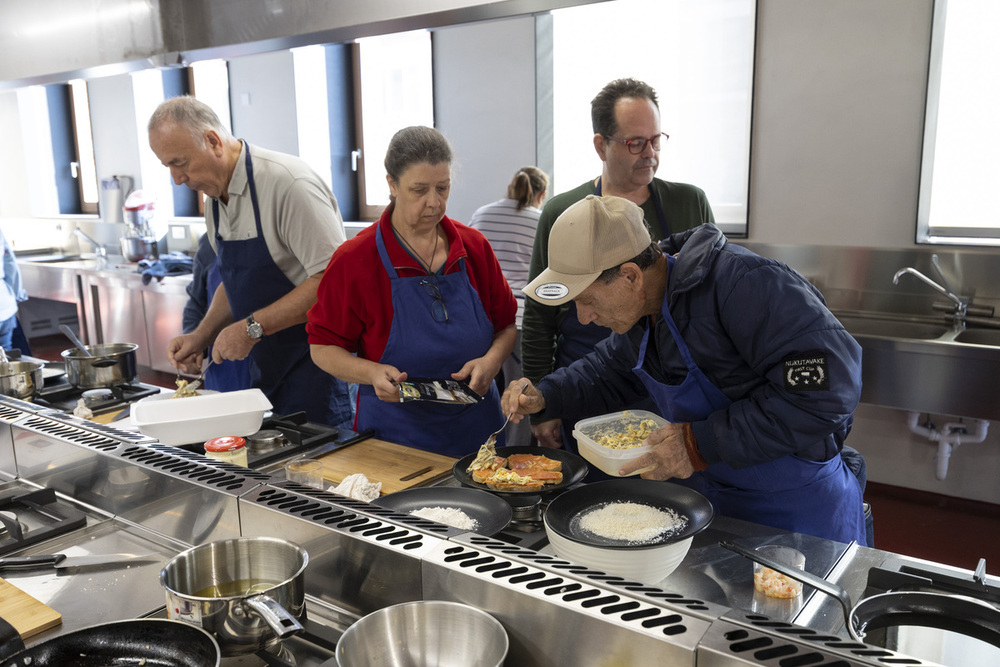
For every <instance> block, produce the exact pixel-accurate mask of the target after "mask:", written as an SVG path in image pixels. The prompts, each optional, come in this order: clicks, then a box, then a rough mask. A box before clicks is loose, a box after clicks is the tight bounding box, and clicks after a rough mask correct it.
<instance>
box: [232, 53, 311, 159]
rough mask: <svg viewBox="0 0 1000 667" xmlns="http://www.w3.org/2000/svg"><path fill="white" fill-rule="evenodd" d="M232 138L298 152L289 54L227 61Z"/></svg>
mask: <svg viewBox="0 0 1000 667" xmlns="http://www.w3.org/2000/svg"><path fill="white" fill-rule="evenodd" d="M229 100H230V105H231V107H230V108H231V110H232V115H233V134H234V135H236V136H237V137H241V138H244V139H246V140H247V141H249V142H250V143H251V144H255V145H257V146H261V147H263V148H269V149H271V150H274V151H280V152H282V153H291V154H293V155H297V154H298V152H299V140H298V124H297V123H296V120H295V119H296V115H295V75H294V67H293V64H292V53H291V51H275V52H273V53H262V54H258V55H252V56H244V57H242V58H234V59H233V60H231V61H229Z"/></svg>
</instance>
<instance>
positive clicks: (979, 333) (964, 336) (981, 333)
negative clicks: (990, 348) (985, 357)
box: [954, 329, 1000, 347]
mask: <svg viewBox="0 0 1000 667" xmlns="http://www.w3.org/2000/svg"><path fill="white" fill-rule="evenodd" d="M954 341H955V342H956V343H971V344H973V345H994V346H998V347H1000V329H966V330H965V331H963V332H962V333H960V334H958V335H957V336H955V338H954Z"/></svg>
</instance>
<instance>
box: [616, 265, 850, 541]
mask: <svg viewBox="0 0 1000 667" xmlns="http://www.w3.org/2000/svg"><path fill="white" fill-rule="evenodd" d="M667 259H668V266H669V269H670V270H672V269H673V264H674V258H673V257H668V258H667ZM660 312H661V313H662V314H663V319H664V322H665V324H666V325H667V327H668V328H669V329H670V333H671V335H672V336H673V339H674V344H675V345H676V346H677V350H678V352H680V354H681V357H682V358H683V359H684V363H685V365H686V366H687V370H688V374H687V377H686V378H685V379H684V381H683V382H682V383H681V384H679V385H669V384H664V383H661V382H659V381H657V380H655V379H654V378H653V377H652V376H651V375H650V374H649V373H647V372H646V371H644V370H643V369H642V365H643V360H644V359H645V358H646V346H647V344H648V342H649V331H650V328H651V327H649V326H647V328H646V331H645V333H644V334H643V337H642V342H641V343H640V345H639V361H638V363H637V364H636V366H635V368H634V369H633V371H634V372H635V374H636V375H637V376H638V377H639V379H641V380H642V383H643V384H644V385H645V386H646V389H647V390H648V391H649V393H650V395H651V396H652V397H653V400H655V401H656V404H657V406H658V407H659V409H660V414H661V415H662V416H663V417H664V418H666V419H667V420H669V421H671V422H674V423H682V422H694V421H701V420H704V419H705V418H706V417H708V415H709V414H711V413H713V412H717V411H719V410H724V409H726V408H727V407H729V405H730V404H731V403H732V402H731V401H730V400H729V398H728V397H727V396H726V395H725V394H723V393H722V391H721V390H719V389H718V388H717V387H716V386H715V385H714V384H712V382H711V380H709V379H708V377H706V376H705V374H704V373H703V372H702V371H701V369H700V368H698V365H697V364H696V363H695V361H694V358H693V357H692V355H691V351H690V350H689V349H688V346H687V345H686V344H685V342H684V339H683V338H682V337H681V335H680V332H679V331H678V329H677V325H676V324H675V323H674V320H673V318H672V317H671V316H670V309H669V308H668V306H667V295H666V294H665V295H664V297H663V308H662V309H661V311H660ZM673 481H674V482H677V483H679V484H683V485H684V486H688V487H690V488H692V489H695V490H696V491H699V492H700V493H702V494H703V495H704V496H705V497H707V498H708V499H709V500H710V501H711V502H712V505H713V506H714V507H715V510H716V511H717V512H718V513H719V514H722V515H724V516H730V517H734V518H737V519H743V520H744V521H753V522H755V523H760V524H764V525H767V526H774V527H776V528H783V529H785V530H790V531H792V532H797V533H805V534H807V535H815V536H817V537H823V538H827V539H831V540H837V541H840V542H850V541H851V540H855V541H857V542H858V543H859V544H865V542H866V540H865V519H864V510H863V506H862V498H861V487H860V486H859V484H858V480H857V478H856V477H855V476H854V475H853V474H852V473H851V471H850V470H849V469H848V468H847V466H846V465H845V464H844V461H843V459H841V458H840V456H834V457H833V458H831V459H830V460H829V461H825V462H822V463H820V462H816V461H808V460H806V459H802V458H799V457H797V456H794V455H788V456H783V457H782V458H780V459H777V460H774V461H769V462H766V463H760V464H757V465H754V466H750V467H747V468H740V469H736V468H732V467H731V466H729V465H727V464H725V463H714V464H711V465H709V466H708V468H707V469H706V470H704V471H701V472H695V473H694V474H693V475H692V476H691V477H690V478H688V479H674V480H673Z"/></svg>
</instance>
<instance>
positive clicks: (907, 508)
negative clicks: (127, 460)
mask: <svg viewBox="0 0 1000 667" xmlns="http://www.w3.org/2000/svg"><path fill="white" fill-rule="evenodd" d="M30 343H31V352H32V355H33V356H35V357H38V358H39V359H45V360H48V361H60V360H61V359H60V357H59V353H60V352H61V351H62V350H65V349H67V348H69V347H70V346H71V343H70V342H69V340H68V339H66V338H65V337H64V336H62V335H59V334H57V335H54V336H44V337H41V338H33V339H32V340H31V341H30ZM174 379H175V376H174V375H170V374H167V373H160V372H158V371H154V370H152V369H148V368H140V369H139V380H140V381H141V382H145V383H147V384H154V385H159V386H163V387H169V388H173V387H174ZM865 500H867V501H868V502H869V503H870V504H871V506H872V517H873V518H874V522H875V547H876V548H878V549H883V550H885V551H892V552H894V553H899V554H905V555H907V556H914V557H916V558H924V559H927V560H932V561H936V562H939V563H945V564H947V565H952V566H955V567H960V568H963V569H967V570H973V569H975V567H976V565H977V563H978V562H979V559H980V558H986V571H987V572H988V573H990V574H992V575H997V576H1000V505H992V504H989V503H980V502H975V501H970V500H963V499H960V498H950V497H947V496H939V495H936V494H933V493H927V492H924V491H914V490H912V489H904V488H900V487H895V486H888V485H885V484H877V483H875V482H871V481H869V482H868V487H867V489H866V491H865Z"/></svg>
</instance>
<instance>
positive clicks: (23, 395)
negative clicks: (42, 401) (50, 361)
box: [0, 361, 45, 401]
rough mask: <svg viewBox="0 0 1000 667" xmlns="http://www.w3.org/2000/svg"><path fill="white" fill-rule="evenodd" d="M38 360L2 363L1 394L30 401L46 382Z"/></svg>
mask: <svg viewBox="0 0 1000 667" xmlns="http://www.w3.org/2000/svg"><path fill="white" fill-rule="evenodd" d="M44 367H45V364H42V363H38V362H36V361H8V362H7V363H6V365H0V373H2V375H0V394H3V395H4V396H13V397H14V398H20V399H24V400H28V401H30V400H31V399H33V398H34V397H35V396H36V395H37V394H38V390H39V389H41V388H42V385H43V384H44V383H45V380H44V378H43V377H42V369H43V368H44Z"/></svg>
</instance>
